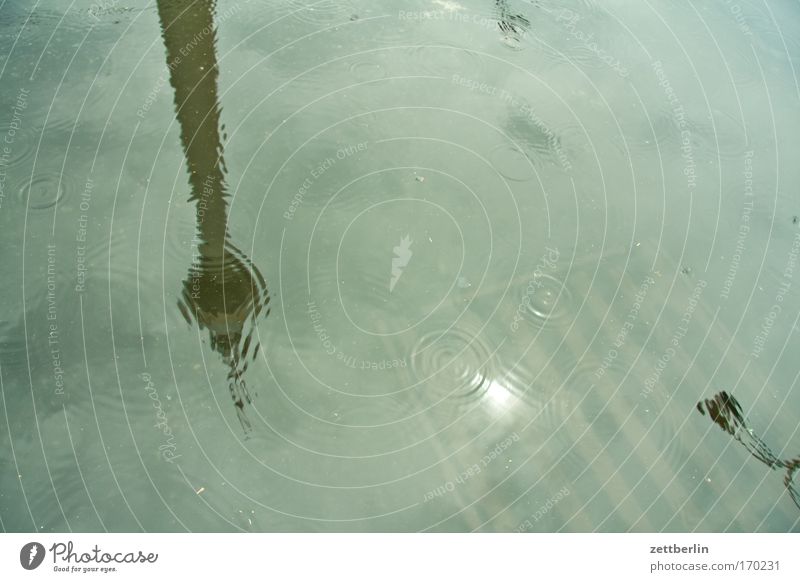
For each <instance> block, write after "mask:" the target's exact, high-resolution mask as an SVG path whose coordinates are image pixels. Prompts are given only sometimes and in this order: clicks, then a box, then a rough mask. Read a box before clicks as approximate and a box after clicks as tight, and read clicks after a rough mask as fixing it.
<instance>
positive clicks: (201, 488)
mask: <svg viewBox="0 0 800 582" xmlns="http://www.w3.org/2000/svg"><path fill="white" fill-rule="evenodd" d="M205 490H206V488H205V487H200V489H198V490H197V491H195V493H197V494H198V495H200V494H201V493H202V492H203V491H205Z"/></svg>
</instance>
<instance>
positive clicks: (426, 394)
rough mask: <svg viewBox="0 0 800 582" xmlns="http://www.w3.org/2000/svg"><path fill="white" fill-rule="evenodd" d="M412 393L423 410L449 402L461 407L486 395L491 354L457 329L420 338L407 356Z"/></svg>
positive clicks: (490, 371) (481, 342) (453, 328)
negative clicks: (415, 382)
mask: <svg viewBox="0 0 800 582" xmlns="http://www.w3.org/2000/svg"><path fill="white" fill-rule="evenodd" d="M411 370H412V372H413V374H414V376H415V378H416V379H417V380H418V381H419V382H420V385H418V386H417V387H416V388H415V389H414V390H415V393H416V394H417V395H418V396H419V397H420V399H421V400H422V403H423V405H425V406H431V407H433V406H436V405H437V404H439V403H440V402H443V401H446V400H449V401H452V402H455V403H456V404H457V406H460V407H464V406H468V405H470V404H472V403H475V402H477V401H479V400H481V398H482V397H483V396H484V395H485V394H486V392H487V390H488V389H489V385H490V384H491V382H492V379H493V365H492V356H491V350H490V349H489V347H488V346H487V345H486V344H485V343H484V341H483V340H481V339H480V338H479V337H478V336H476V335H474V334H473V333H471V332H469V331H467V330H466V329H461V328H457V327H451V328H450V329H444V330H441V331H435V332H429V333H427V334H425V335H423V336H422V337H421V338H420V339H419V341H418V342H417V344H416V345H415V346H414V349H413V351H412V353H411Z"/></svg>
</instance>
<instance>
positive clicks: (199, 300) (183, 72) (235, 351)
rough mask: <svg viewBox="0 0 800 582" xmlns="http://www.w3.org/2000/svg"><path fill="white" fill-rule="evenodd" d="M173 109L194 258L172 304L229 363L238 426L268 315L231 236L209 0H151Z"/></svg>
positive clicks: (252, 271) (262, 285)
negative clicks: (261, 322)
mask: <svg viewBox="0 0 800 582" xmlns="http://www.w3.org/2000/svg"><path fill="white" fill-rule="evenodd" d="M157 4H158V15H159V19H160V21H161V34H162V38H163V40H164V46H165V47H166V53H167V67H168V68H169V74H170V76H169V78H170V84H171V85H172V88H173V89H174V91H175V113H176V117H177V120H178V124H179V126H180V135H181V145H182V146H183V152H184V156H185V158H186V165H187V168H188V170H189V184H190V187H191V194H190V196H189V201H191V202H194V203H195V207H196V208H195V212H196V219H197V232H196V235H195V237H194V240H193V245H192V246H193V248H194V252H193V259H192V264H191V266H190V267H189V272H188V276H187V277H186V279H184V282H183V293H182V296H181V299H180V300H179V302H178V307H179V308H180V311H181V313H182V314H183V316H184V317H185V318H186V321H187V322H189V324H191V323H192V322H193V321H194V322H196V324H197V325H198V327H199V328H200V329H201V330H207V331H208V334H209V339H210V342H211V346H212V348H213V349H214V350H215V351H216V352H217V353H219V354H220V356H222V360H223V362H224V363H225V365H226V366H227V367H228V368H229V371H228V376H227V381H228V388H229V390H230V394H231V398H232V399H233V403H234V405H235V407H236V412H237V415H238V417H239V420H240V422H241V423H242V426H243V427H244V429H245V430H246V431H247V430H249V429H250V426H251V425H250V422H249V420H248V418H247V415H246V413H245V405H246V404H249V403H250V402H251V396H250V391H249V390H248V388H247V385H246V383H245V380H244V374H245V371H246V370H247V365H248V362H249V361H251V360H252V358H255V356H256V355H257V354H258V349H259V345H258V342H257V341H256V342H254V341H253V333H254V331H255V326H256V323H257V320H258V318H259V316H261V315H262V314H263V316H264V317H266V316H267V315H268V314H269V309H268V305H269V293H268V290H267V284H266V281H265V280H264V277H263V276H262V275H261V273H260V272H259V270H258V268H257V267H256V266H255V265H254V264H253V263H252V262H251V261H250V259H249V258H248V257H247V256H246V255H245V254H244V253H243V252H242V251H240V250H239V249H238V248H237V247H236V246H235V245H234V244H233V243H232V242H231V240H230V236H229V233H228V226H227V222H228V198H229V195H228V192H227V186H226V183H225V174H226V168H225V161H224V157H223V145H222V140H221V138H220V132H221V129H222V128H221V126H220V111H221V107H220V105H219V101H218V98H217V79H218V76H219V68H218V66H217V59H216V28H215V26H214V10H215V0H158V3H157Z"/></svg>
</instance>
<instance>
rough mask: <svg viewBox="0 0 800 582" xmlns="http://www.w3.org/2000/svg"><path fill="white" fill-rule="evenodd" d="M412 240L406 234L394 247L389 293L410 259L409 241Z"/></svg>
mask: <svg viewBox="0 0 800 582" xmlns="http://www.w3.org/2000/svg"><path fill="white" fill-rule="evenodd" d="M412 242H414V241H412V240H411V239H410V238H409V236H408V235H406V236H404V237H403V238H401V239H400V244H399V245H397V246H396V247H394V249H393V250H394V255H395V256H394V258H392V279H391V280H390V281H389V293H391V292H392V291H394V286H395V285H397V282H398V281H399V280H400V275H402V274H403V269H404V268H405V267H406V266H407V265H408V261H410V260H411V255H413V254H414V253H412V252H411V243H412Z"/></svg>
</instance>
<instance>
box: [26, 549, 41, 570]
mask: <svg viewBox="0 0 800 582" xmlns="http://www.w3.org/2000/svg"><path fill="white" fill-rule="evenodd" d="M38 553H39V547H38V546H37V545H36V544H33V545H32V546H31V552H30V555H29V556H28V566H30V565H31V564H33V559H34V558H35V557H36V554H38Z"/></svg>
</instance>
